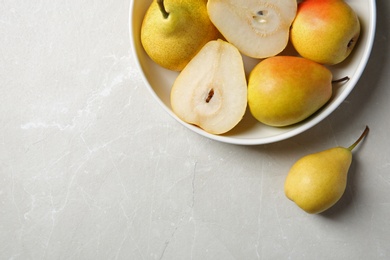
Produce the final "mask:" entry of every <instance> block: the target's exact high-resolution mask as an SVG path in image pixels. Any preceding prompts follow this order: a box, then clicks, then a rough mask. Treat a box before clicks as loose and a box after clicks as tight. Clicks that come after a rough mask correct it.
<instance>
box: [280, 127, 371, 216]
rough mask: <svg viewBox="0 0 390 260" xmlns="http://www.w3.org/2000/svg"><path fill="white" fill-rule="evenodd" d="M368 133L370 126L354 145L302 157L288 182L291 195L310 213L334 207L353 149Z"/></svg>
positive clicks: (345, 182) (345, 177) (341, 191)
mask: <svg viewBox="0 0 390 260" xmlns="http://www.w3.org/2000/svg"><path fill="white" fill-rule="evenodd" d="M367 133H368V127H366V129H365V130H364V132H363V134H362V135H361V136H360V137H359V139H358V140H357V141H356V142H355V143H354V144H353V145H351V146H350V147H348V148H344V147H334V148H331V149H328V150H324V151H321V152H318V153H314V154H309V155H306V156H304V157H302V158H301V159H299V160H298V161H297V162H296V163H295V164H294V165H293V166H292V167H291V169H290V171H289V173H288V175H287V177H286V181H285V184H284V192H285V195H286V197H287V198H289V199H290V200H292V201H294V202H295V203H296V204H297V205H298V206H299V207H300V208H301V209H303V210H304V211H306V212H307V213H310V214H317V213H321V212H323V211H325V210H327V209H329V208H330V207H332V206H333V205H334V204H335V203H336V202H337V201H338V200H339V199H340V198H341V197H342V195H343V194H344V191H345V188H346V185H347V177H348V171H349V168H350V165H351V162H352V149H353V148H354V147H355V146H356V145H357V144H358V143H359V142H360V141H361V140H362V139H363V137H364V136H365V135H366V134H367Z"/></svg>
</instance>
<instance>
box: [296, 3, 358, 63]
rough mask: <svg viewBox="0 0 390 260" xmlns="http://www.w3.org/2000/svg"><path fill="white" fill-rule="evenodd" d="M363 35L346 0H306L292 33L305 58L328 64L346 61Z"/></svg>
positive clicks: (298, 50) (298, 11)
mask: <svg viewBox="0 0 390 260" xmlns="http://www.w3.org/2000/svg"><path fill="white" fill-rule="evenodd" d="M359 35H360V22H359V19H358V16H357V14H356V12H355V11H354V10H353V9H352V8H351V7H350V6H349V5H348V4H347V3H346V2H345V1H343V0H304V1H303V2H301V3H300V4H299V5H298V10H297V14H296V17H295V20H294V22H293V23H292V26H291V30H290V40H291V43H292V45H293V46H294V48H295V49H296V51H297V52H298V53H299V54H300V55H301V56H302V57H305V58H308V59H311V60H313V61H316V62H318V63H322V64H327V65H334V64H337V63H340V62H342V61H343V60H345V59H346V58H347V57H348V56H349V54H350V53H351V52H352V50H353V49H354V47H355V44H356V42H357V41H358V38H359Z"/></svg>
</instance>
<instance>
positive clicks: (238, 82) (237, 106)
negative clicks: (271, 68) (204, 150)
mask: <svg viewBox="0 0 390 260" xmlns="http://www.w3.org/2000/svg"><path fill="white" fill-rule="evenodd" d="M171 106H172V110H173V111H174V113H175V114H176V115H177V116H178V117H179V118H180V119H181V120H183V121H184V122H187V123H189V124H193V125H197V126H199V127H200V128H202V129H203V130H205V131H206V132H208V133H211V134H223V133H226V132H228V131H229V130H231V129H232V128H233V127H234V126H236V125H237V124H238V123H239V122H240V121H241V119H242V117H243V116H244V114H245V110H246V107H247V82H246V77H245V70H244V62H243V59H242V56H241V54H240V52H239V51H238V50H237V48H236V47H235V46H233V45H232V44H230V43H228V42H226V41H223V40H216V41H210V42H208V43H207V44H206V45H205V46H204V47H203V48H202V49H201V50H200V51H199V52H198V54H197V55H196V56H195V57H194V58H193V59H192V60H191V61H190V62H189V63H188V65H187V66H186V67H185V68H184V69H183V70H182V71H181V72H180V74H179V76H178V77H177V78H176V80H175V82H174V84H173V86H172V89H171Z"/></svg>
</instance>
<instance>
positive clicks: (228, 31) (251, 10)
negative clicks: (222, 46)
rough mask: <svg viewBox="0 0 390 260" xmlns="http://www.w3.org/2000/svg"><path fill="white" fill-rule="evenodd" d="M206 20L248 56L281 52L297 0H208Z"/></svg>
mask: <svg viewBox="0 0 390 260" xmlns="http://www.w3.org/2000/svg"><path fill="white" fill-rule="evenodd" d="M207 12H208V14H209V17H210V20H211V21H212V22H213V24H214V25H215V27H217V29H218V30H219V31H220V32H221V34H222V35H223V36H224V37H225V38H226V40H227V41H229V42H230V43H232V44H233V45H235V46H236V47H237V48H238V49H239V50H240V51H241V52H242V53H243V54H245V55H247V56H249V57H252V58H266V57H270V56H275V55H276V54H278V53H280V52H282V51H283V50H284V49H285V48H286V46H287V43H288V40H289V32H290V26H291V23H292V22H293V20H294V18H295V15H296V12H297V0H209V1H208V3H207Z"/></svg>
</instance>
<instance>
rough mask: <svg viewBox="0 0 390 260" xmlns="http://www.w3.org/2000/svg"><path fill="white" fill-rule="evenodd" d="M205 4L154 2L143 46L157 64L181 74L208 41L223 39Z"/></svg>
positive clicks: (171, 0)
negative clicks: (220, 37)
mask: <svg viewBox="0 0 390 260" xmlns="http://www.w3.org/2000/svg"><path fill="white" fill-rule="evenodd" d="M158 2H160V4H159V3H158ZM206 3H207V1H206V0H153V2H152V4H151V5H150V6H149V8H148V10H147V12H146V14H145V17H144V19H143V22H142V27H141V43H142V46H143V48H144V50H145V52H146V53H147V54H148V56H149V57H150V58H151V59H152V60H153V61H154V62H155V63H157V64H159V65H160V66H162V67H164V68H166V69H169V70H173V71H181V70H182V69H183V68H184V67H185V66H186V65H187V64H188V62H189V61H190V60H191V59H192V58H193V57H194V56H195V55H196V54H197V53H198V51H199V50H200V49H201V48H202V47H203V46H204V45H205V44H206V43H207V42H209V41H210V40H215V39H217V38H218V37H219V36H220V34H219V32H218V30H217V29H216V28H215V26H214V25H213V24H212V22H211V21H210V19H209V16H208V14H207V7H206ZM161 4H162V5H161Z"/></svg>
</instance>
